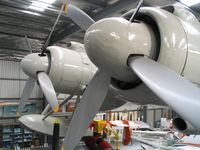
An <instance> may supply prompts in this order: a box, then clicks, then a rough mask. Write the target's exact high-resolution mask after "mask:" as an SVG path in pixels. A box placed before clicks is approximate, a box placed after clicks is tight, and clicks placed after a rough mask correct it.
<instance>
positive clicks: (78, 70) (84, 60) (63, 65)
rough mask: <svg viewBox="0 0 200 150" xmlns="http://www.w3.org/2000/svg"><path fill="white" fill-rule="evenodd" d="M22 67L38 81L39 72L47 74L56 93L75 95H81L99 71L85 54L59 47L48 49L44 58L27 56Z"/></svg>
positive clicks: (35, 54)
mask: <svg viewBox="0 0 200 150" xmlns="http://www.w3.org/2000/svg"><path fill="white" fill-rule="evenodd" d="M21 66H22V69H23V71H24V72H25V73H26V74H27V75H28V76H29V77H31V78H35V79H37V75H38V73H39V72H45V73H47V74H48V76H49V77H50V79H51V81H52V83H53V86H54V88H55V91H56V92H58V93H67V94H75V95H77V94H81V92H82V91H83V90H84V89H85V87H86V85H87V84H88V83H89V81H90V79H91V78H92V76H93V74H94V73H95V72H96V70H97V69H96V67H95V66H94V65H93V64H92V63H91V61H90V60H89V58H88V57H87V55H86V54H85V53H84V52H78V51H74V50H70V49H66V48H61V47H58V46H50V47H48V48H47V53H46V54H45V55H44V56H41V55H40V54H39V53H32V54H29V55H27V56H25V57H24V58H23V60H22V61H21Z"/></svg>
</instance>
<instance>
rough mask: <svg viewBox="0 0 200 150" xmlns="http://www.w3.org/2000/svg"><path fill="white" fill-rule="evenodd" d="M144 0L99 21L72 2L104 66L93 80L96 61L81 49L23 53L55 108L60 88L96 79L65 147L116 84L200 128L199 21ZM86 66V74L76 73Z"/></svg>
mask: <svg viewBox="0 0 200 150" xmlns="http://www.w3.org/2000/svg"><path fill="white" fill-rule="evenodd" d="M141 3H142V1H140V4H139V5H138V7H137V9H136V10H131V11H130V12H128V13H126V14H125V15H123V16H122V17H114V18H106V19H102V20H100V21H98V22H94V21H93V20H92V19H91V18H90V17H89V16H88V15H86V14H85V13H84V12H83V11H81V10H80V9H78V8H77V7H75V6H73V5H69V12H68V16H69V17H70V18H71V19H72V20H73V21H74V22H75V23H76V24H77V25H79V26H80V27H81V28H82V29H83V30H86V34H85V37H84V45H85V48H86V52H87V55H88V56H89V58H90V60H91V61H92V62H93V63H94V64H95V65H96V66H97V67H98V69H99V70H98V71H97V72H96V74H95V75H94V76H93V78H92V79H91V80H90V78H91V77H92V72H93V71H94V70H92V69H91V68H93V65H92V64H91V63H90V61H89V60H88V59H87V57H86V56H85V55H80V53H75V52H72V51H67V50H66V49H63V48H59V47H55V46H54V47H48V48H47V50H46V51H44V52H43V53H42V54H41V55H38V54H31V55H29V56H26V57H25V58H24V59H23V61H22V68H23V70H24V72H25V73H26V74H27V75H29V76H30V77H32V78H35V79H38V81H39V84H40V86H41V88H42V89H43V92H44V95H45V97H46V99H47V100H48V102H49V103H50V105H51V106H52V108H54V109H55V108H57V107H58V103H57V100H56V96H55V91H56V92H62V93H66V92H68V91H71V92H72V93H73V92H74V93H76V92H77V91H76V89H78V87H79V88H80V87H81V88H80V89H84V88H85V86H83V85H87V83H88V82H89V80H90V82H89V84H88V86H87V88H86V90H85V92H84V93H83V96H82V99H81V100H80V102H79V103H78V104H77V107H76V109H75V111H74V114H73V117H72V120H71V122H70V124H69V128H68V130H67V133H66V136H65V140H64V142H63V144H64V147H65V149H69V150H72V149H74V147H75V146H76V144H77V143H78V142H79V140H80V138H81V137H82V136H83V135H84V132H85V131H86V129H87V126H88V124H89V123H90V122H91V121H92V119H93V118H94V116H95V114H96V113H97V111H98V110H99V108H100V106H101V104H102V103H103V101H104V99H105V97H106V96H107V94H108V95H109V93H110V91H112V93H114V95H115V96H116V97H118V98H119V99H126V100H129V101H132V102H136V103H140V104H148V103H157V104H163V103H165V104H167V105H168V106H170V107H171V108H173V109H174V110H175V111H176V112H177V113H178V114H179V115H180V116H181V117H182V118H183V119H184V120H187V121H188V122H189V123H190V124H191V125H192V126H193V127H195V128H196V129H198V130H200V119H198V118H197V117H194V116H196V114H199V113H200V109H199V108H200V102H199V99H200V92H199V88H198V87H197V85H199V83H200V80H199V75H200V71H199V69H198V67H199V66H198V62H199V61H200V56H199V55H200V49H199V46H200V45H199V43H200V23H199V21H198V20H197V18H196V17H195V15H194V14H192V12H190V11H189V9H186V8H184V7H183V6H181V5H178V4H176V5H173V6H168V7H166V8H163V9H161V8H155V7H143V8H141V9H140V6H141ZM81 68H83V69H82V70H84V71H82V74H83V76H80V74H78V73H77V70H80V69H81ZM68 71H69V72H68ZM84 76H87V77H88V78H86V79H85V80H84V79H83V77H84ZM50 79H51V80H50ZM81 79H82V80H83V81H82V80H81ZM29 81H30V82H32V79H30V80H29ZM51 82H52V84H51ZM83 83H84V84H83ZM27 86H28V83H27ZM69 86H70V89H68V87H69ZM30 87H31V86H30ZM54 88H55V91H54ZM71 89H73V90H71ZM67 90H68V91H67ZM79 91H80V90H79ZM108 91H109V92H108ZM152 91H153V92H152ZM154 93H155V94H154ZM156 95H157V96H156Z"/></svg>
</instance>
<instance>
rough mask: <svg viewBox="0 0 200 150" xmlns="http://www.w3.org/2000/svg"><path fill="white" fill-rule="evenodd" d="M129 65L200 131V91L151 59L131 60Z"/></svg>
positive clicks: (157, 93)
mask: <svg viewBox="0 0 200 150" xmlns="http://www.w3.org/2000/svg"><path fill="white" fill-rule="evenodd" d="M129 60H130V61H129V65H130V67H131V68H132V70H133V71H134V72H135V73H136V74H137V75H138V76H139V77H140V79H141V80H142V81H143V82H144V83H145V84H146V85H147V86H148V87H149V88H150V89H151V90H152V91H153V92H154V93H155V94H156V95H158V96H159V97H160V98H161V99H162V100H163V101H164V102H165V103H166V104H167V105H169V106H170V107H171V108H173V109H174V110H175V111H176V112H177V113H178V114H179V115H180V116H181V117H183V118H184V119H185V120H187V121H188V122H189V123H190V124H192V125H193V126H194V127H195V128H197V129H199V130H200V119H198V118H196V117H194V116H196V115H197V114H200V109H199V108H200V90H199V88H198V87H197V86H195V85H194V84H192V83H191V82H189V81H188V80H186V79H185V78H183V77H182V76H180V75H179V74H177V73H176V72H174V71H173V70H171V69H169V68H167V67H165V66H163V65H162V64H160V63H158V62H155V61H153V60H151V59H148V58H144V57H138V58H130V59H129Z"/></svg>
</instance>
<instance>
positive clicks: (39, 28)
mask: <svg viewBox="0 0 200 150" xmlns="http://www.w3.org/2000/svg"><path fill="white" fill-rule="evenodd" d="M64 2H65V0H1V1H0V86H1V88H0V149H3V150H6V149H22V150H23V149H24V150H25V149H27V150H28V149H33V150H34V149H52V148H49V145H52V136H48V135H44V134H41V133H37V132H34V131H30V130H28V129H27V128H24V126H22V125H21V124H20V122H19V121H18V119H19V117H20V116H19V115H18V114H17V111H18V105H19V102H20V100H21V96H22V94H23V90H24V87H25V84H26V82H27V80H28V78H29V77H28V76H27V75H26V74H25V73H24V72H23V70H22V68H21V64H20V63H21V60H22V59H23V58H24V57H25V56H26V55H28V54H32V53H41V52H42V50H44V48H45V46H48V45H54V46H60V47H64V48H70V47H71V41H74V42H78V43H82V44H83V43H84V35H85V31H83V30H82V29H81V28H80V27H79V26H78V25H77V24H76V23H75V22H74V21H72V20H71V19H70V18H69V17H67V16H66V15H60V18H59V20H58V22H57V24H56V26H55V28H54V29H53V26H54V23H55V22H56V19H57V17H58V14H59V13H60V9H61V7H62V4H63V3H64ZM67 3H70V4H73V5H75V6H77V7H78V8H80V9H81V10H83V11H84V12H85V13H87V14H88V15H89V16H91V18H92V19H94V21H98V20H101V19H103V18H108V17H119V16H121V15H123V14H124V13H126V12H128V11H129V10H131V9H135V8H136V7H137V5H138V1H136V0H95V1H94V0H68V1H67ZM176 3H181V4H182V5H184V6H185V7H187V9H190V10H191V11H192V12H193V13H194V14H195V16H196V18H197V19H198V20H200V16H199V12H200V1H199V2H198V1H197V0H193V1H187V0H176V1H175V0H144V1H143V3H142V6H147V7H148V6H151V7H161V8H162V7H166V6H169V5H173V4H176ZM169 21H170V20H169ZM52 29H53V30H52ZM51 32H52V33H51ZM49 35H51V37H50V38H48V37H49ZM48 40H49V41H48ZM47 41H48V42H47ZM46 42H47V44H48V45H46ZM81 51H83V49H81ZM68 96H69V95H68V94H62V93H61V94H58V95H57V99H58V100H59V101H63V100H65V99H66V98H68ZM75 101H76V97H73V98H71V100H70V101H69V102H68V103H67V104H65V105H63V106H62V109H60V110H59V112H58V113H57V114H56V113H54V114H53V116H56V117H63V116H65V117H66V116H67V117H69V118H70V116H71V115H72V111H73V110H74V107H75V106H76V103H75ZM112 103H114V102H112ZM47 104H48V102H47V101H46V98H45V95H44V94H43V92H42V90H41V88H40V87H39V85H38V84H37V82H35V83H34V88H33V91H32V93H31V96H30V97H29V99H28V100H27V102H26V106H25V109H24V111H23V112H22V114H21V115H27V114H41V113H42V112H43V110H44V109H45V107H46V106H47ZM175 111H176V110H172V109H171V108H170V107H167V106H158V105H140V104H133V103H130V102H126V104H124V105H122V106H120V107H119V108H115V109H108V110H104V111H101V112H99V113H98V114H97V115H96V119H98V120H99V119H100V120H108V121H115V120H129V121H144V122H146V123H147V124H149V125H150V127H151V128H158V129H161V128H162V127H163V128H165V127H167V126H166V124H165V125H164V126H162V119H163V118H164V122H166V120H171V119H172V118H174V117H176V116H177V114H176V112H175ZM165 119H166V120H165ZM50 147H51V146H50ZM125 149H126V148H124V150H125ZM55 150H57V149H55Z"/></svg>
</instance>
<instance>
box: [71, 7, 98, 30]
mask: <svg viewBox="0 0 200 150" xmlns="http://www.w3.org/2000/svg"><path fill="white" fill-rule="evenodd" d="M67 16H68V17H69V18H71V20H72V21H73V22H74V23H76V24H77V25H78V26H79V27H80V28H81V29H83V30H87V29H88V28H89V27H90V26H91V25H92V24H93V23H94V22H95V21H94V20H93V19H92V18H91V17H90V16H88V15H87V14H86V13H85V12H84V11H82V10H81V9H79V8H78V7H76V6H74V5H68V12H67Z"/></svg>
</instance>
